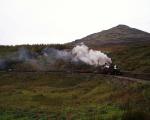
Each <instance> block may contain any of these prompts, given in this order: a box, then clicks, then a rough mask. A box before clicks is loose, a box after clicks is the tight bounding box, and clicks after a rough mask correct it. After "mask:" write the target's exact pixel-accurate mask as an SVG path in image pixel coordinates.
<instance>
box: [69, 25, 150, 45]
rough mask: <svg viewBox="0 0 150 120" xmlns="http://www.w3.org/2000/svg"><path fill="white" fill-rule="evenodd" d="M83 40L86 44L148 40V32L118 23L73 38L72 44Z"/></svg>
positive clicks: (149, 37) (113, 43)
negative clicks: (85, 35) (76, 38)
mask: <svg viewBox="0 0 150 120" xmlns="http://www.w3.org/2000/svg"><path fill="white" fill-rule="evenodd" d="M81 42H84V43H85V44H86V45H88V46H95V47H96V46H103V45H118V44H119V45H120V44H130V43H136V42H150V34H149V33H147V32H144V31H141V30H138V29H135V28H131V27H128V26H126V25H118V26H116V27H113V28H111V29H108V30H104V31H102V32H98V33H94V34H91V35H88V36H87V37H85V38H82V39H79V40H75V41H74V42H72V44H78V43H81Z"/></svg>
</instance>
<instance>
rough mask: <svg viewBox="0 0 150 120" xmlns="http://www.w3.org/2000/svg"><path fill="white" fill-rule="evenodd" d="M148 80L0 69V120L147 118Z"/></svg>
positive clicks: (148, 100)
mask: <svg viewBox="0 0 150 120" xmlns="http://www.w3.org/2000/svg"><path fill="white" fill-rule="evenodd" d="M149 113H150V84H149V82H148V83H144V82H143V83H137V82H131V81H124V80H119V79H117V78H114V77H108V76H104V75H96V74H75V73H74V74H64V73H44V72H37V73H36V72H35V73H21V72H20V73H19V72H18V73H17V72H10V73H9V72H1V73H0V120H37V119H38V120H139V119H140V120H148V118H149Z"/></svg>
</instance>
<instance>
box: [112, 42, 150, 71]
mask: <svg viewBox="0 0 150 120" xmlns="http://www.w3.org/2000/svg"><path fill="white" fill-rule="evenodd" d="M110 56H111V57H112V60H113V61H114V62H115V63H116V64H117V65H119V66H120V67H121V69H123V70H128V71H132V72H139V73H150V45H149V44H148V45H146V44H137V45H128V46H125V47H123V48H122V49H120V50H119V49H118V50H114V51H111V52H110Z"/></svg>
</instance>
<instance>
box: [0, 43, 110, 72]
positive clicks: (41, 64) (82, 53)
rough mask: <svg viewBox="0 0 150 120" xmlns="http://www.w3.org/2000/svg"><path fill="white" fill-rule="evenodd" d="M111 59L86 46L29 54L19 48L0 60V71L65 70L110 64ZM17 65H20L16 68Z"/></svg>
mask: <svg viewBox="0 0 150 120" xmlns="http://www.w3.org/2000/svg"><path fill="white" fill-rule="evenodd" d="M111 62H112V61H111V58H109V57H108V56H107V55H106V54H104V53H102V52H101V51H97V50H92V49H89V48H88V47H87V46H86V45H84V44H80V45H77V46H75V47H74V48H73V49H72V50H58V49H55V48H44V49H43V50H41V52H38V53H37V52H33V51H32V52H31V51H30V50H28V49H26V48H20V49H19V50H18V51H17V52H15V53H12V54H9V55H6V56H5V57H4V58H0V69H9V68H11V67H12V66H13V67H14V66H15V68H19V69H20V68H26V67H27V66H28V65H29V66H28V68H27V69H30V70H31V68H34V70H35V69H36V70H44V71H46V70H54V69H61V68H65V66H67V65H68V63H71V64H76V63H78V65H80V63H84V64H87V65H91V66H101V65H104V64H105V63H107V64H110V63H111ZM17 65H21V66H18V67H16V66H17Z"/></svg>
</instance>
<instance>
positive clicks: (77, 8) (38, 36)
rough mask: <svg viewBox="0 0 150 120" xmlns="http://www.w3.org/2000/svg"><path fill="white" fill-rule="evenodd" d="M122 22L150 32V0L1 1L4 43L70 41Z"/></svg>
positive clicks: (1, 41) (0, 30)
mask: <svg viewBox="0 0 150 120" xmlns="http://www.w3.org/2000/svg"><path fill="white" fill-rule="evenodd" d="M118 24H126V25H128V26H131V27H135V28H138V29H141V30H144V31H147V32H150V0H0V44H3V45H4V44H5V45H6V44H9V45H12V44H13V45H14V44H28V43H29V44H35V43H49V44H50V43H66V42H70V41H73V40H75V39H79V38H82V37H84V36H86V35H88V34H92V33H95V32H99V31H101V30H105V29H108V28H111V27H114V26H116V25H118Z"/></svg>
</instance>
